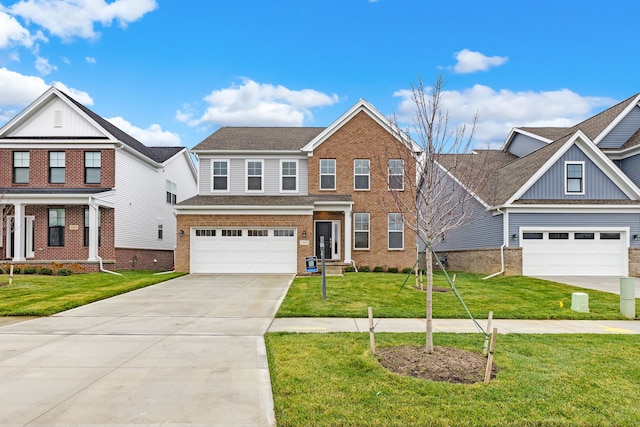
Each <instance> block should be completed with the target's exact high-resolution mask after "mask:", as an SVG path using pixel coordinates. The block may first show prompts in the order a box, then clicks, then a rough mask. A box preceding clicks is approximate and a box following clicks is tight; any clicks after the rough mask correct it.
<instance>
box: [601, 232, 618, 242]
mask: <svg viewBox="0 0 640 427" xmlns="http://www.w3.org/2000/svg"><path fill="white" fill-rule="evenodd" d="M600 240H620V233H600Z"/></svg>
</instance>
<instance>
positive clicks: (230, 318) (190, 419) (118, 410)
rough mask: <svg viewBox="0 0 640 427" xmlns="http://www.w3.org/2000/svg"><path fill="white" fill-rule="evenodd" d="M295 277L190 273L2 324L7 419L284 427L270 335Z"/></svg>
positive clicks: (1, 406)
mask: <svg viewBox="0 0 640 427" xmlns="http://www.w3.org/2000/svg"><path fill="white" fill-rule="evenodd" d="M292 280H293V276H291V275H269V276H262V275H188V276H183V277H180V278H178V279H173V280H169V281H167V282H164V283H160V284H158V285H154V286H151V287H148V288H144V289H139V290H137V291H134V292H130V293H127V294H124V295H120V296H117V297H114V298H110V299H108V300H104V301H100V302H96V303H93V304H89V305H86V306H83V307H79V308H77V309H73V310H69V311H66V312H64V313H61V314H58V315H55V316H51V317H46V318H39V319H34V320H29V321H25V322H20V323H13V324H9V325H6V326H3V327H0V425H2V426H63V425H64V426H71V425H76V426H77V425H103V426H115V425H118V426H122V425H140V424H142V425H169V426H205V425H206V426H216V425H219V426H240V425H242V426H270V425H275V416H274V412H273V397H272V394H271V383H270V379H269V370H268V365H267V358H266V350H265V345H264V340H263V337H262V335H263V334H264V333H265V331H266V330H267V328H268V327H269V325H270V324H271V322H272V320H273V316H274V315H275V312H276V310H277V308H278V307H279V305H280V302H281V301H282V299H283V298H284V296H285V294H286V291H287V289H288V287H289V285H290V283H291V281H292Z"/></svg>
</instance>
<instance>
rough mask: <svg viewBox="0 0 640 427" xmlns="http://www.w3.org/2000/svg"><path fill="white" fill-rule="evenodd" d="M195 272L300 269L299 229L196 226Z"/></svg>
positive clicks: (193, 238)
mask: <svg viewBox="0 0 640 427" xmlns="http://www.w3.org/2000/svg"><path fill="white" fill-rule="evenodd" d="M190 240H191V248H190V252H191V253H190V260H191V261H190V271H191V272H192V273H292V274H295V273H296V271H297V262H298V254H297V244H296V243H297V239H296V229H295V228H242V227H224V228H219V227H218V228H212V227H192V228H191V237H190Z"/></svg>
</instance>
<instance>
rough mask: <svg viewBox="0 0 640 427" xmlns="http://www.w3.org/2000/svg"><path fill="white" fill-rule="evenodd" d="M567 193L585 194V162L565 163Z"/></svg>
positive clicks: (565, 189)
mask: <svg viewBox="0 0 640 427" xmlns="http://www.w3.org/2000/svg"><path fill="white" fill-rule="evenodd" d="M564 174H565V180H564V182H565V187H564V191H565V194H584V162H566V163H565V164H564Z"/></svg>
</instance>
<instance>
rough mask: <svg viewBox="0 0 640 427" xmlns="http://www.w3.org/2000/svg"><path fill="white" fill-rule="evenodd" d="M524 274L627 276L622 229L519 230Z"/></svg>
mask: <svg viewBox="0 0 640 427" xmlns="http://www.w3.org/2000/svg"><path fill="white" fill-rule="evenodd" d="M520 238H521V247H522V273H523V274H524V275H526V276H627V275H628V274H629V261H628V247H629V237H628V231H626V230H590V229H586V230H582V229H580V230H560V229H558V230H537V229H534V230H527V229H523V230H522V232H521V234H520Z"/></svg>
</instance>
